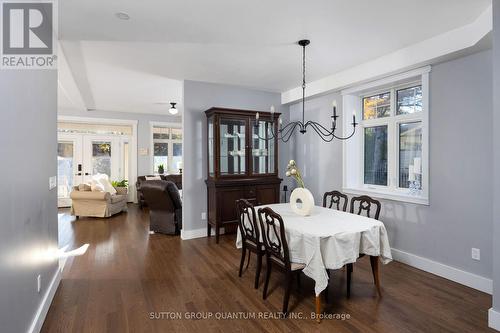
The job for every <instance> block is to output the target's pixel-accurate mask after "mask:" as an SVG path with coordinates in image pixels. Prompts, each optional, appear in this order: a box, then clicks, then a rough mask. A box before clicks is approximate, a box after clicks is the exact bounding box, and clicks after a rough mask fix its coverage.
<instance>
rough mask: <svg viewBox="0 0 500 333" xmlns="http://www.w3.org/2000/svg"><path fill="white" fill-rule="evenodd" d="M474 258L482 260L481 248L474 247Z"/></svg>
mask: <svg viewBox="0 0 500 333" xmlns="http://www.w3.org/2000/svg"><path fill="white" fill-rule="evenodd" d="M472 259H474V260H481V250H480V249H476V248H472Z"/></svg>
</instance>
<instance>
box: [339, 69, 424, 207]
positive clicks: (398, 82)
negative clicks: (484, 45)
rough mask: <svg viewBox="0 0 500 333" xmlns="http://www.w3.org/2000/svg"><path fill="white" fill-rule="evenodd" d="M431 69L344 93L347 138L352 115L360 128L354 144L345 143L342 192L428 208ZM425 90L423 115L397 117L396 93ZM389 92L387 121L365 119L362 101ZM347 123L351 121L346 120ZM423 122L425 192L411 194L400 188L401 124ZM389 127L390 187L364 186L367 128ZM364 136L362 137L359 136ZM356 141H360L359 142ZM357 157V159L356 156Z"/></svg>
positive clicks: (350, 141) (411, 72)
mask: <svg viewBox="0 0 500 333" xmlns="http://www.w3.org/2000/svg"><path fill="white" fill-rule="evenodd" d="M430 70H431V68H430V66H427V67H424V68H420V69H416V70H413V71H409V72H406V73H402V74H398V75H394V76H391V77H387V78H384V79H381V80H377V81H373V82H369V83H366V84H363V85H360V86H358V87H353V88H349V89H346V90H344V91H342V97H343V118H344V123H343V129H344V135H345V134H347V133H346V132H349V131H350V130H351V129H352V126H351V125H350V124H349V122H350V119H352V111H353V110H354V113H355V114H356V118H357V119H361V120H360V121H359V126H358V128H357V129H356V132H357V133H356V135H355V137H353V139H354V140H352V139H350V140H347V141H344V143H343V163H344V164H343V190H344V192H347V193H351V194H355V195H360V194H366V195H370V196H374V197H378V198H382V199H389V200H396V201H404V202H411V203H417V204H424V205H428V204H429V143H428V137H429V123H428V118H429V72H430ZM418 85H421V86H422V111H421V112H415V113H410V114H397V110H396V108H397V91H398V90H403V89H406V88H411V87H415V86H418ZM386 92H390V93H391V98H390V101H391V102H390V103H391V110H390V115H389V116H388V117H381V118H375V119H363V98H365V97H371V96H374V95H377V94H382V93H386ZM346 119H348V120H346ZM412 122H421V124H422V125H421V126H422V157H421V158H422V181H421V186H422V190H421V191H420V194H419V195H416V194H411V192H410V190H409V189H408V188H402V187H399V176H400V175H399V172H400V171H399V167H400V156H399V150H400V128H399V127H400V124H405V123H412ZM375 126H387V178H388V179H387V186H384V185H373V184H365V183H364V164H365V163H364V149H365V146H364V145H365V136H364V135H365V128H369V127H375ZM360 133H361V134H360ZM356 137H357V138H356ZM356 155H357V156H356Z"/></svg>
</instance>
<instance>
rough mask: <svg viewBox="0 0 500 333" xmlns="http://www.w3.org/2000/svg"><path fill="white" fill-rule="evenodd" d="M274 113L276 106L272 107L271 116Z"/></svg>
mask: <svg viewBox="0 0 500 333" xmlns="http://www.w3.org/2000/svg"><path fill="white" fill-rule="evenodd" d="M274 111H275V109H274V105H271V114H274Z"/></svg>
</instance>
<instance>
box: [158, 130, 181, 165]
mask: <svg viewBox="0 0 500 333" xmlns="http://www.w3.org/2000/svg"><path fill="white" fill-rule="evenodd" d="M151 133H152V139H153V142H152V146H153V147H152V156H153V163H152V164H153V172H154V173H157V172H158V167H159V166H160V165H163V169H164V170H165V171H164V172H165V173H179V169H182V129H180V128H176V127H170V126H167V125H164V126H163V125H152V127H151Z"/></svg>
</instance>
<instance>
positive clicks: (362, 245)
mask: <svg viewBox="0 0 500 333" xmlns="http://www.w3.org/2000/svg"><path fill="white" fill-rule="evenodd" d="M264 207H269V208H271V209H272V210H274V211H275V212H276V213H278V214H280V215H281V217H282V219H283V224H284V227H285V236H286V239H287V243H288V248H289V252H290V261H291V262H293V263H300V264H305V267H304V269H303V273H304V274H305V275H307V276H308V277H310V278H311V279H313V280H314V283H315V287H314V291H315V294H316V311H315V312H316V319H317V321H318V322H319V321H320V320H319V318H320V317H321V316H320V314H321V298H320V295H321V292H322V291H323V290H325V289H326V288H327V286H328V279H329V275H328V273H327V270H336V269H340V268H342V267H343V266H344V265H346V264H351V263H354V262H356V260H357V259H358V258H359V256H360V255H361V254H365V255H368V256H370V257H371V258H372V260H371V262H372V265H374V267H373V271H374V273H375V274H377V279H378V274H379V273H378V272H379V270H378V263H379V261H380V262H382V263H383V264H387V263H389V262H390V261H391V260H392V255H391V248H390V245H389V238H388V236H387V231H386V229H385V226H384V223H382V222H381V221H378V220H375V219H373V218H368V217H365V216H361V215H356V214H352V213H347V212H343V211H339V210H335V209H331V208H325V207H321V206H314V207H313V209H312V212H311V214H310V215H308V216H301V215H298V214H296V213H294V212H293V211H292V208H291V206H290V204H289V203H280V204H269V205H261V206H256V207H255V211H256V213H257V214H256V215H258V210H259V209H260V208H264ZM257 218H258V217H257ZM244 223H245V224H246V223H250V221H248V220H244ZM257 225H259V226H260V223H257ZM259 228H260V227H259ZM241 246H242V239H241V234H240V230H239V229H238V232H237V237H236V247H237V248H241Z"/></svg>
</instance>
